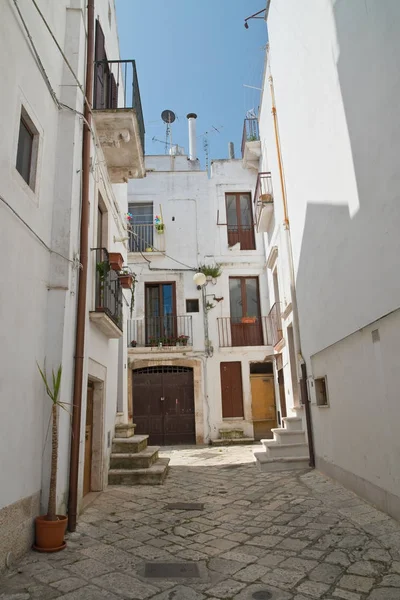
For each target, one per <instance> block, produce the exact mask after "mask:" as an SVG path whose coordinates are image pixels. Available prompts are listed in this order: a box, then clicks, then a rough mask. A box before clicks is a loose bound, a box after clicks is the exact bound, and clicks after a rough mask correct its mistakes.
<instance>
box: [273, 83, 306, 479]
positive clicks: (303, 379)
mask: <svg viewBox="0 0 400 600" xmlns="http://www.w3.org/2000/svg"><path fill="white" fill-rule="evenodd" d="M268 80H269V85H270V90H271V101H272V117H273V121H274V133H275V143H276V153H277V157H278V167H279V178H280V183H281V191H282V203H283V229H284V231H285V241H286V247H287V248H286V249H287V253H288V257H289V271H290V292H291V299H292V310H293V325H294V327H293V333H294V338H295V345H296V346H297V352H298V354H299V356H300V360H301V379H300V394H301V401H302V404H303V405H304V409H305V413H306V426H307V441H308V451H309V455H310V462H309V465H310V467H313V468H314V467H315V452H314V438H313V431H312V420H311V408H310V400H309V397H308V391H307V367H306V364H305V362H304V359H303V357H302V354H301V341H300V324H299V314H298V309H297V296H296V278H295V274H294V263H293V252H292V240H291V236H290V226H289V216H288V208H287V197H286V185H285V176H284V173H283V161H282V150H281V143H280V136H279V126H278V116H277V112H276V103H275V90H274V80H273V78H272V75H270V76H269V78H268ZM296 368H297V365H296Z"/></svg>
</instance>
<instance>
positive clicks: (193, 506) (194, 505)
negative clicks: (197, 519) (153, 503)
mask: <svg viewBox="0 0 400 600" xmlns="http://www.w3.org/2000/svg"><path fill="white" fill-rule="evenodd" d="M166 508H167V509H168V510H204V504H202V503H200V502H169V503H168V504H167V506H166Z"/></svg>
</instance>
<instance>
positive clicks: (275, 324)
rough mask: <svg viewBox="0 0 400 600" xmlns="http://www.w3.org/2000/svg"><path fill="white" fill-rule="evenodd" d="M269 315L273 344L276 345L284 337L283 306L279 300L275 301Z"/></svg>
mask: <svg viewBox="0 0 400 600" xmlns="http://www.w3.org/2000/svg"><path fill="white" fill-rule="evenodd" d="M268 317H269V324H270V327H271V339H272V345H273V346H276V345H277V344H279V342H280V341H281V340H282V339H283V331H282V316H281V306H280V303H279V302H275V304H274V305H273V307H272V308H271V310H270V311H269V315H268Z"/></svg>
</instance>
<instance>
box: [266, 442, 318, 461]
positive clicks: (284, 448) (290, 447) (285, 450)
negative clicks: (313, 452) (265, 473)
mask: <svg viewBox="0 0 400 600" xmlns="http://www.w3.org/2000/svg"><path fill="white" fill-rule="evenodd" d="M261 443H262V444H263V446H264V448H265V451H266V454H267V456H268V458H279V457H280V456H303V457H305V458H308V445H307V444H305V443H304V444H303V443H300V444H277V443H276V442H274V440H261Z"/></svg>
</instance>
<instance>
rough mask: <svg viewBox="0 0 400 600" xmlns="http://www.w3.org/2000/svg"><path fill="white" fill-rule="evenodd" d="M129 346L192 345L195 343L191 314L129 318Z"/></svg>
mask: <svg viewBox="0 0 400 600" xmlns="http://www.w3.org/2000/svg"><path fill="white" fill-rule="evenodd" d="M127 343H128V346H131V347H132V346H134V347H139V348H140V347H145V346H147V347H154V348H155V347H157V346H191V345H192V344H193V328H192V317H191V316H190V315H184V316H174V315H164V316H162V317H145V318H142V319H130V320H128V337H127Z"/></svg>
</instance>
